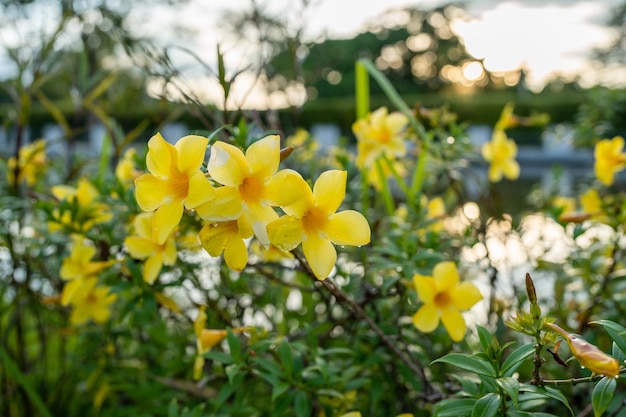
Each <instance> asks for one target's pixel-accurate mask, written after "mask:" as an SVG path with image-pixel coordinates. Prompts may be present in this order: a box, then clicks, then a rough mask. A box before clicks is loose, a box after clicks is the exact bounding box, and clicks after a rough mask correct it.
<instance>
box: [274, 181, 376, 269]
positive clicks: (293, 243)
mask: <svg viewBox="0 0 626 417" xmlns="http://www.w3.org/2000/svg"><path fill="white" fill-rule="evenodd" d="M347 176H348V174H347V173H346V171H339V170H331V171H326V172H324V173H322V175H320V176H319V178H318V179H317V181H316V182H315V185H314V187H313V192H311V189H310V188H309V187H308V186H306V187H304V188H303V191H304V192H303V195H302V198H301V200H299V201H298V202H296V203H294V204H293V205H289V206H284V207H282V208H283V210H284V211H285V213H287V215H285V216H283V217H281V218H279V219H277V220H275V221H273V222H272V223H270V224H269V225H268V226H267V232H268V235H269V237H270V241H271V242H272V243H273V244H274V245H276V246H277V247H278V248H280V249H281V250H284V251H290V250H292V249H295V248H296V247H297V246H298V245H299V244H300V242H302V249H303V251H304V256H305V257H306V260H307V261H308V263H309V265H310V267H311V270H312V271H313V273H314V274H315V276H316V277H317V278H318V279H320V280H323V279H325V278H326V277H327V276H328V274H330V272H331V270H332V269H333V266H334V265H335V262H336V261H337V251H336V250H335V247H334V246H333V243H334V244H337V245H351V246H361V245H365V244H367V243H369V241H370V227H369V224H368V223H367V220H366V219H365V217H363V215H362V214H361V213H359V212H357V211H354V210H345V211H341V212H339V213H335V212H336V211H337V209H338V208H339V206H340V205H341V202H342V201H343V199H344V197H345V192H346V180H347Z"/></svg>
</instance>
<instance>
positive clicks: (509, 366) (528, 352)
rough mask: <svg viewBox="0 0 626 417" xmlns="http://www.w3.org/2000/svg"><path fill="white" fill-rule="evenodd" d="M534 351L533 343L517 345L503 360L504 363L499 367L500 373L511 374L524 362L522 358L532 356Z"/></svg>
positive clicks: (503, 374)
mask: <svg viewBox="0 0 626 417" xmlns="http://www.w3.org/2000/svg"><path fill="white" fill-rule="evenodd" d="M534 353H535V345H534V344H533V343H529V344H527V345H523V346H520V347H518V348H517V349H515V350H514V351H513V352H511V354H510V355H509V356H508V357H507V358H506V359H505V360H504V363H503V364H502V367H501V368H500V374H501V375H502V376H511V375H513V372H515V370H516V369H517V368H519V366H520V365H521V364H522V363H523V362H524V359H526V358H528V357H529V356H532V355H533V354H534Z"/></svg>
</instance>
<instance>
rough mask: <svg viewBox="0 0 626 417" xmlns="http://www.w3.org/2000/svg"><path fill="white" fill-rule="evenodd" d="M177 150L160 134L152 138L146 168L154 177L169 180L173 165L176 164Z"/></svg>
mask: <svg viewBox="0 0 626 417" xmlns="http://www.w3.org/2000/svg"><path fill="white" fill-rule="evenodd" d="M176 153H177V152H176V148H175V147H174V145H172V144H169V143H167V142H166V141H165V139H163V136H161V134H160V133H157V134H156V135H154V136H152V137H151V138H150V140H149V141H148V154H147V155H146V167H147V168H148V171H150V172H151V173H152V174H153V175H155V176H157V177H161V178H168V177H169V175H170V172H171V170H172V163H176V162H175V161H176Z"/></svg>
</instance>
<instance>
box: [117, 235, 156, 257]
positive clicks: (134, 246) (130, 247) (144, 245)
mask: <svg viewBox="0 0 626 417" xmlns="http://www.w3.org/2000/svg"><path fill="white" fill-rule="evenodd" d="M124 246H125V247H126V250H127V251H128V253H129V254H130V256H132V257H133V258H135V259H146V258H147V257H148V256H151V255H153V254H154V253H156V252H157V251H158V245H157V244H156V243H154V242H153V241H152V239H146V238H143V237H139V236H128V237H127V238H126V239H124Z"/></svg>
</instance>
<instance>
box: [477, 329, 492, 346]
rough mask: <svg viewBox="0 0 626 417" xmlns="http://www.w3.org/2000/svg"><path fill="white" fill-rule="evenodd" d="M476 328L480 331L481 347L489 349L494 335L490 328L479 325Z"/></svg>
mask: <svg viewBox="0 0 626 417" xmlns="http://www.w3.org/2000/svg"><path fill="white" fill-rule="evenodd" d="M476 330H477V331H478V339H479V340H480V347H481V348H482V349H483V352H486V351H487V348H488V347H489V344H490V343H491V339H492V338H493V335H492V334H491V332H490V331H489V330H487V329H486V328H485V327H483V326H480V325H477V326H476Z"/></svg>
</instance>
